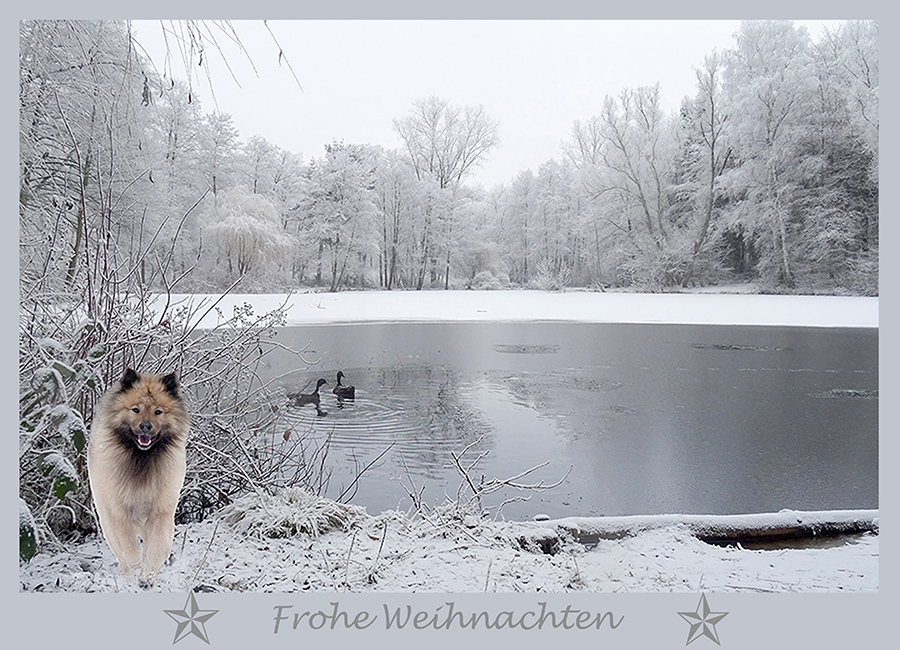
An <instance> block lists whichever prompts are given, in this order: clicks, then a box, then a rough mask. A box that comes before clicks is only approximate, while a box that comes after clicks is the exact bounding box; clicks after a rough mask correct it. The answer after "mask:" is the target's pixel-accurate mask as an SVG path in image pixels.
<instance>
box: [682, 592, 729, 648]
mask: <svg viewBox="0 0 900 650" xmlns="http://www.w3.org/2000/svg"><path fill="white" fill-rule="evenodd" d="M678 615H679V616H680V617H681V618H683V619H684V620H685V621H687V622H688V623H689V624H690V626H691V629H690V631H689V632H688V638H687V643H685V644H684V645H690V644H691V643H693V642H694V641H696V640H697V639H699V638H700V637H701V636H705V637H709V638H710V639H712V640H713V641H715V642H716V645H721V644H720V643H719V635H718V634H717V633H716V624H717V623H718V622H719V621H721V620H722V619H723V618H725V617H726V616H728V612H711V611H710V610H709V605H708V604H707V602H706V594H700V603H699V604H698V605H697V611H695V612H678Z"/></svg>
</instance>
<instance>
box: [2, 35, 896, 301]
mask: <svg viewBox="0 0 900 650" xmlns="http://www.w3.org/2000/svg"><path fill="white" fill-rule="evenodd" d="M186 33H190V34H192V35H193V36H192V38H195V39H198V42H201V41H202V34H203V30H202V29H201V26H199V25H193V29H192V30H191V29H189V30H187V32H186ZM877 44H878V25H877V23H876V22H846V23H844V24H842V25H841V26H840V27H839V28H838V29H835V30H833V31H828V32H826V33H825V34H824V35H823V36H822V37H821V38H820V40H819V41H813V40H812V39H811V37H810V36H809V35H808V33H807V32H806V31H805V30H804V29H802V28H799V27H796V26H794V25H793V23H791V22H789V21H788V22H744V23H742V25H741V27H740V30H739V32H738V33H737V34H736V37H735V42H734V46H733V47H732V48H731V49H729V50H726V51H721V52H711V53H709V55H708V56H707V57H706V58H705V59H704V60H703V61H699V62H697V66H696V69H695V72H696V79H697V83H696V91H695V93H694V94H693V95H692V96H686V97H684V99H683V101H682V102H681V106H680V110H678V111H676V112H673V113H667V112H665V111H664V110H662V108H661V106H660V92H659V87H658V86H650V87H633V88H625V89H611V93H610V94H609V95H608V96H607V97H606V99H605V101H604V102H603V104H602V105H600V106H597V107H596V112H595V114H594V115H591V116H584V117H583V118H582V119H579V120H578V121H574V122H573V124H572V127H571V130H570V131H569V132H568V133H561V134H559V135H560V140H561V141H563V142H564V144H563V146H562V147H561V149H560V152H559V155H558V157H556V158H553V159H551V160H548V161H546V162H545V163H544V164H542V165H541V166H540V167H539V168H538V169H536V170H531V169H529V170H523V171H521V172H520V173H519V174H518V175H517V176H516V177H515V178H512V179H510V180H509V182H507V183H505V184H503V185H500V186H497V187H493V188H481V187H477V186H473V185H472V184H471V176H472V171H473V170H474V169H475V168H477V167H478V165H479V164H480V163H481V162H483V161H484V160H485V159H486V157H488V156H490V154H491V152H492V151H493V150H495V148H496V147H498V146H501V143H500V142H499V137H498V132H499V125H498V123H497V122H496V121H495V120H494V119H493V118H492V117H491V116H490V115H487V114H486V112H485V111H484V109H483V108H482V107H480V106H455V105H453V104H452V103H451V102H450V101H448V100H446V99H442V98H437V97H424V98H422V99H421V100H419V101H417V102H415V103H414V104H413V105H412V106H411V107H410V110H409V112H408V113H407V114H406V115H400V116H397V118H396V119H395V120H394V123H393V127H394V129H395V130H396V132H397V133H398V135H399V136H400V139H401V140H402V142H403V143H404V147H403V148H402V149H400V150H386V149H384V148H382V147H380V146H373V145H369V144H365V143H344V142H332V143H323V151H322V154H321V155H320V156H319V157H317V158H313V159H310V160H304V159H302V158H301V157H300V156H299V155H297V154H294V153H292V152H290V151H286V150H284V149H282V148H281V147H279V146H278V144H277V143H272V142H269V141H267V140H265V139H263V138H261V137H258V136H252V137H249V138H248V139H246V140H242V139H241V138H240V136H239V133H238V132H237V130H236V128H235V126H234V124H233V122H232V119H231V117H230V116H229V115H227V114H223V113H218V112H204V110H203V108H202V107H201V105H200V102H199V101H198V99H197V97H196V96H194V95H193V93H192V91H191V89H190V88H189V87H188V86H187V85H186V84H185V83H183V82H181V81H178V80H176V79H172V78H169V77H167V76H162V75H160V74H159V73H157V72H156V68H155V67H154V66H153V65H152V64H151V62H149V61H147V60H146V59H145V58H144V57H142V55H141V54H140V53H139V52H140V51H141V50H140V48H139V47H138V46H137V45H138V44H136V43H135V41H134V37H133V35H132V33H131V30H130V26H129V24H128V23H127V22H114V21H90V22H87V21H25V22H22V23H21V24H20V54H19V61H20V78H19V84H20V85H19V89H20V129H21V134H20V143H21V148H20V156H21V157H20V195H19V207H20V222H19V224H20V233H19V236H20V269H21V286H22V292H23V295H30V296H36V295H42V296H44V297H47V296H65V295H66V293H67V292H69V291H71V290H72V289H73V288H75V287H79V290H81V288H83V287H85V286H89V285H90V283H91V282H92V279H94V278H96V277H97V274H102V273H108V272H110V270H111V269H113V268H115V269H117V272H118V273H120V274H123V276H126V275H127V277H128V278H129V279H130V280H129V281H131V280H134V281H136V282H139V283H141V284H142V285H144V286H146V287H148V288H149V290H152V291H161V292H165V291H177V292H204V293H208V292H221V291H225V290H228V289H229V288H232V287H234V288H237V289H238V290H240V291H245V292H258V291H283V290H289V289H293V288H299V287H318V288H323V289H326V290H330V291H338V290H344V289H351V288H353V289H357V288H380V289H425V288H442V289H457V288H475V289H499V288H519V287H522V288H539V289H562V288H565V287H583V288H593V289H607V288H611V287H612V288H623V289H630V290H639V291H670V290H678V289H680V288H683V287H691V286H701V285H703V286H708V285H733V284H738V283H752V284H753V285H754V287H755V288H756V290H759V291H764V292H777V293H820V294H845V295H876V294H877V291H878V45H877ZM195 45H196V43H194V42H193V41H192V42H191V43H188V44H182V46H195ZM188 49H191V48H190V47H188ZM191 51H192V52H194V54H195V55H196V53H197V50H196V49H191ZM193 64H194V65H197V62H196V61H195V62H194V63H193ZM201 65H202V62H201ZM535 126H536V128H540V125H535ZM510 137H515V135H514V134H510ZM98 247H103V248H104V249H105V251H106V252H104V254H103V256H99V255H97V254H95V253H94V252H92V251H96V250H98ZM101 261H102V264H103V265H105V267H104V268H101V266H100V263H101Z"/></svg>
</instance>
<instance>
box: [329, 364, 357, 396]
mask: <svg viewBox="0 0 900 650" xmlns="http://www.w3.org/2000/svg"><path fill="white" fill-rule="evenodd" d="M343 376H344V373H343V372H341V371H340V370H338V374H337V386H335V387H334V390H332V391H331V392H332V393H334V394H335V395H337V396H338V399H356V388H355V387H353V386H344V385H343V384H342V383H341V378H342V377H343Z"/></svg>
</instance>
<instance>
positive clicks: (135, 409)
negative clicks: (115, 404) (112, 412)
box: [131, 406, 141, 413]
mask: <svg viewBox="0 0 900 650" xmlns="http://www.w3.org/2000/svg"><path fill="white" fill-rule="evenodd" d="M131 410H132V411H134V412H135V413H140V412H141V409H139V408H138V407H137V406H135V407H134V408H133V409H131Z"/></svg>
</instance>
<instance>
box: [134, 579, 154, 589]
mask: <svg viewBox="0 0 900 650" xmlns="http://www.w3.org/2000/svg"><path fill="white" fill-rule="evenodd" d="M138 586H139V587H140V588H141V589H143V590H144V591H149V590H150V589H153V587H154V586H156V580H154V579H153V578H140V579H139V580H138Z"/></svg>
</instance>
